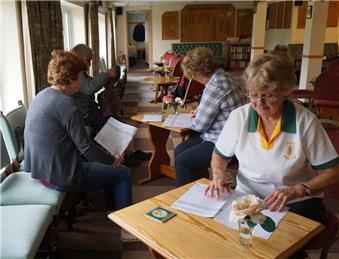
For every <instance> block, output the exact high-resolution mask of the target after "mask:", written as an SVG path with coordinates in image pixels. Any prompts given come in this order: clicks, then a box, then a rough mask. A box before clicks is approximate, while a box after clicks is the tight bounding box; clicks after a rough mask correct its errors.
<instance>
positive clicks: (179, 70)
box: [172, 60, 184, 77]
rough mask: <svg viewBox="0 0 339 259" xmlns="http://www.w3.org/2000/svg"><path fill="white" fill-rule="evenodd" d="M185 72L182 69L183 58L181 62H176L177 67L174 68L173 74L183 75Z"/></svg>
mask: <svg viewBox="0 0 339 259" xmlns="http://www.w3.org/2000/svg"><path fill="white" fill-rule="evenodd" d="M183 73H184V71H183V70H182V67H181V60H179V62H178V63H176V65H175V67H174V68H173V71H172V76H176V77H181V76H182V75H183Z"/></svg>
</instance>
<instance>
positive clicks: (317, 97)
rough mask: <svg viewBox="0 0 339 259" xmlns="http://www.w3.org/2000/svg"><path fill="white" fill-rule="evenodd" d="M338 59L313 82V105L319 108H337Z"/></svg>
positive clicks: (338, 102)
mask: <svg viewBox="0 0 339 259" xmlns="http://www.w3.org/2000/svg"><path fill="white" fill-rule="evenodd" d="M338 82H339V59H337V60H335V61H333V62H332V63H331V64H330V66H329V68H328V70H326V71H325V72H323V73H321V74H320V75H319V76H318V77H317V79H316V80H315V82H314V105H315V106H317V107H319V108H321V107H326V108H339V84H338Z"/></svg>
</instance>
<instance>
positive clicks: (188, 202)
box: [172, 183, 229, 217]
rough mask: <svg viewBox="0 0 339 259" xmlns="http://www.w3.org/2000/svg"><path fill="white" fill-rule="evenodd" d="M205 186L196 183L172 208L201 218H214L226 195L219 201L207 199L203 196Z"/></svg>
mask: <svg viewBox="0 0 339 259" xmlns="http://www.w3.org/2000/svg"><path fill="white" fill-rule="evenodd" d="M206 188H207V185H206V184H201V183H197V184H195V185H193V186H192V187H191V189H189V190H188V191H187V192H185V193H184V195H182V196H181V197H180V198H179V199H178V200H176V201H175V202H174V203H173V204H172V208H175V209H178V210H182V211H185V212H189V213H192V214H195V215H198V216H202V217H214V216H215V215H216V214H217V213H218V211H219V210H220V209H221V208H222V206H223V205H224V204H225V202H226V200H227V197H228V196H229V194H228V193H224V194H223V195H221V196H220V197H219V199H215V198H209V197H207V196H205V195H204V191H205V189H206Z"/></svg>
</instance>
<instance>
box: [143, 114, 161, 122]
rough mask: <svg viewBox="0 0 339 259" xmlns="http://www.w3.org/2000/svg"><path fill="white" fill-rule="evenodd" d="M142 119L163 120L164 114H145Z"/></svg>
mask: <svg viewBox="0 0 339 259" xmlns="http://www.w3.org/2000/svg"><path fill="white" fill-rule="evenodd" d="M142 121H162V114H152V115H149V114H147V115H144V118H143V119H142Z"/></svg>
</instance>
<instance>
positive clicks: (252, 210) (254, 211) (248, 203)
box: [230, 194, 265, 223]
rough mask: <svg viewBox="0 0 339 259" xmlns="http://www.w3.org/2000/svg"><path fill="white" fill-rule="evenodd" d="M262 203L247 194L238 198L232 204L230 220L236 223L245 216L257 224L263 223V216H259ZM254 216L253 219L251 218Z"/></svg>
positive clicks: (262, 207)
mask: <svg viewBox="0 0 339 259" xmlns="http://www.w3.org/2000/svg"><path fill="white" fill-rule="evenodd" d="M264 207H265V204H264V201H263V200H261V199H259V198H258V197H256V196H255V195H252V194H249V195H246V196H243V197H241V198H239V199H238V200H236V201H233V202H232V210H231V213H230V220H232V221H237V220H239V219H242V218H244V217H246V216H250V217H251V219H252V218H253V219H254V220H253V221H256V222H258V223H260V222H264V221H265V218H263V217H265V216H263V215H262V216H263V217H262V216H260V215H261V213H260V212H261V211H262V210H263V209H264ZM253 216H255V217H253Z"/></svg>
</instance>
